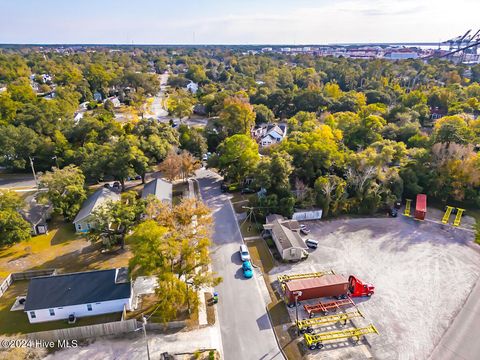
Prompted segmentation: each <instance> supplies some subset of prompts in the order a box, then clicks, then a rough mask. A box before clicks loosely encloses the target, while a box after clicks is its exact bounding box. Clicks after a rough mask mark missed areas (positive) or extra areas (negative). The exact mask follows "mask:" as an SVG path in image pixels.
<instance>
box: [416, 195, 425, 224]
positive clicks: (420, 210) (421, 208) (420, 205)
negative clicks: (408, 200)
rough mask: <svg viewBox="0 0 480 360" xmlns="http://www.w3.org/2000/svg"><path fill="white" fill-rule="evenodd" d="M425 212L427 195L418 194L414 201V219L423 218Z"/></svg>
mask: <svg viewBox="0 0 480 360" xmlns="http://www.w3.org/2000/svg"><path fill="white" fill-rule="evenodd" d="M426 214H427V195H425V194H418V195H417V201H416V203H415V213H414V216H415V219H417V220H425V215H426Z"/></svg>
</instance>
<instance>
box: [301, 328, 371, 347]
mask: <svg viewBox="0 0 480 360" xmlns="http://www.w3.org/2000/svg"><path fill="white" fill-rule="evenodd" d="M367 334H379V332H378V330H377V329H376V328H375V326H373V324H370V325H369V326H367V327H364V328H358V329H346V330H340V331H330V332H325V333H320V334H315V335H312V334H308V333H306V334H303V337H304V339H305V342H306V343H307V346H308V347H309V349H310V350H314V349H321V348H323V346H324V345H323V342H324V341H331V340H338V339H346V338H353V339H354V340H356V341H357V342H358V341H360V338H361V337H362V336H364V335H367Z"/></svg>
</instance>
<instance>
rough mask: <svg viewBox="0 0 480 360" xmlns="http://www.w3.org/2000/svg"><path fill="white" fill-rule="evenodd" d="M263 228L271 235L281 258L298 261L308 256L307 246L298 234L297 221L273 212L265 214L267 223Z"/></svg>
mask: <svg viewBox="0 0 480 360" xmlns="http://www.w3.org/2000/svg"><path fill="white" fill-rule="evenodd" d="M263 228H264V229H265V231H266V232H267V234H269V235H271V237H272V239H273V242H274V243H275V246H276V247H277V250H278V252H279V253H280V256H281V257H282V259H283V260H286V261H298V260H301V259H303V258H305V257H307V256H308V252H307V246H306V245H305V242H304V241H303V239H302V237H301V236H300V234H299V231H300V224H299V223H298V221H296V220H288V219H285V218H284V217H283V216H281V215H277V214H273V215H269V216H267V223H266V224H265V225H263Z"/></svg>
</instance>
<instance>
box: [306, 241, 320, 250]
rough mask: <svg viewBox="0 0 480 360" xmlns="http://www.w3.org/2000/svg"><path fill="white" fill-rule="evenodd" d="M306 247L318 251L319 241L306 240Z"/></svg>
mask: <svg viewBox="0 0 480 360" xmlns="http://www.w3.org/2000/svg"><path fill="white" fill-rule="evenodd" d="M305 245H307V246H308V247H309V248H310V249H316V248H317V247H318V241H317V240H313V239H307V240H305Z"/></svg>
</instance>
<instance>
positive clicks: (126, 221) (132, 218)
mask: <svg viewBox="0 0 480 360" xmlns="http://www.w3.org/2000/svg"><path fill="white" fill-rule="evenodd" d="M142 211H143V206H142V204H141V202H139V201H138V200H137V198H136V193H135V192H134V191H128V192H125V193H123V194H122V198H121V200H120V201H115V202H114V201H110V202H107V203H106V204H102V206H100V207H98V208H96V209H95V210H94V211H93V214H92V216H93V218H92V223H93V224H94V226H93V228H92V229H91V230H90V231H89V233H88V235H87V237H88V239H89V240H90V241H91V242H94V243H95V242H101V243H102V244H103V245H104V246H106V247H107V248H110V247H112V246H114V245H117V244H118V243H120V245H121V247H122V249H123V248H124V246H125V236H126V235H127V234H128V233H129V232H130V230H131V228H132V227H133V225H134V224H135V223H136V221H137V219H138V218H139V216H140V214H141V212H142Z"/></svg>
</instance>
